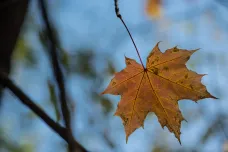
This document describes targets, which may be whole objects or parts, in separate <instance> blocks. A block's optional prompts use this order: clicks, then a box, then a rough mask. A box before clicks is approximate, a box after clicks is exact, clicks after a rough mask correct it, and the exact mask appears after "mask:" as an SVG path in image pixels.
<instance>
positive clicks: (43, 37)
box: [39, 26, 61, 49]
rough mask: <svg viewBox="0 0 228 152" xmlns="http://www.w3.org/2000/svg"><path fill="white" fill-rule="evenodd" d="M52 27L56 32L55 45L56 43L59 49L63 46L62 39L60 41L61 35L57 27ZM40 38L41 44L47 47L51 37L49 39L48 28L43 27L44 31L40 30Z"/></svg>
mask: <svg viewBox="0 0 228 152" xmlns="http://www.w3.org/2000/svg"><path fill="white" fill-rule="evenodd" d="M51 28H52V32H53V34H54V39H55V42H56V44H55V45H56V47H57V48H58V49H60V48H61V47H60V41H59V37H58V32H57V30H56V28H54V27H53V26H52V27H51ZM39 39H40V42H41V44H42V45H43V46H44V47H45V48H47V46H48V41H49V39H48V34H47V31H46V29H43V30H42V31H39Z"/></svg>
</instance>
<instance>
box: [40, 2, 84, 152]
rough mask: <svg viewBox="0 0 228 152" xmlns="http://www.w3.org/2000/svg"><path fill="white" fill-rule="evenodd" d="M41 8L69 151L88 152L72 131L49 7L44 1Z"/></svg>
mask: <svg viewBox="0 0 228 152" xmlns="http://www.w3.org/2000/svg"><path fill="white" fill-rule="evenodd" d="M39 4H40V8H41V13H42V17H43V20H44V23H45V26H46V30H47V35H48V38H49V40H50V49H49V51H50V52H49V54H50V57H51V62H52V68H53V72H54V76H55V79H56V82H57V85H58V89H59V98H60V103H61V111H62V114H63V119H64V122H65V125H66V129H67V132H66V136H67V138H68V145H69V151H71V152H87V150H86V149H85V148H84V147H82V146H81V145H80V144H79V143H78V142H77V141H76V140H75V139H74V137H73V133H72V129H71V115H70V110H69V107H68V105H67V101H66V89H65V85H64V78H63V73H62V71H61V68H60V64H59V60H58V52H57V41H56V39H55V35H54V32H53V30H52V27H51V24H50V21H49V18H48V12H47V6H46V4H45V1H44V0H39Z"/></svg>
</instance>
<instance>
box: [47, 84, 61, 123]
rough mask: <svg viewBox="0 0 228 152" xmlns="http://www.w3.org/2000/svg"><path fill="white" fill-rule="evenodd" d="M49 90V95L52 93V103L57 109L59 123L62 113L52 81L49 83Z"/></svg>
mask: <svg viewBox="0 0 228 152" xmlns="http://www.w3.org/2000/svg"><path fill="white" fill-rule="evenodd" d="M48 89H49V93H50V101H51V103H52V105H53V107H54V109H55V115H56V120H57V122H59V120H60V112H59V109H58V101H57V98H56V94H55V87H54V85H53V84H52V83H51V82H50V81H48Z"/></svg>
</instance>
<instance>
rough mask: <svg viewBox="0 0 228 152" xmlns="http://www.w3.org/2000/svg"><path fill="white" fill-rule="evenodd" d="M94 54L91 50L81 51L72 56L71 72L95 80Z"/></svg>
mask: <svg viewBox="0 0 228 152" xmlns="http://www.w3.org/2000/svg"><path fill="white" fill-rule="evenodd" d="M93 59H94V53H93V51H91V50H80V51H79V52H77V54H75V55H73V56H71V65H70V66H71V72H75V73H77V74H79V75H82V76H86V77H90V78H93V77H95V76H96V72H95V71H94V68H93Z"/></svg>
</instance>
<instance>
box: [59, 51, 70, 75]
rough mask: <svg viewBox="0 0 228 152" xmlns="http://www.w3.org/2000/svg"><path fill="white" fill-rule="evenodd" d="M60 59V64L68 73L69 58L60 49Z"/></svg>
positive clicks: (65, 52)
mask: <svg viewBox="0 0 228 152" xmlns="http://www.w3.org/2000/svg"><path fill="white" fill-rule="evenodd" d="M59 50H60V58H61V63H62V64H63V66H64V68H65V69H66V70H67V72H69V71H70V58H69V55H68V53H67V51H65V50H64V49H63V48H60V49H59Z"/></svg>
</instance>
